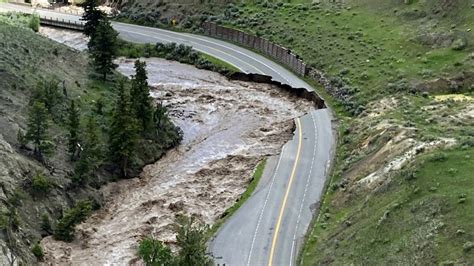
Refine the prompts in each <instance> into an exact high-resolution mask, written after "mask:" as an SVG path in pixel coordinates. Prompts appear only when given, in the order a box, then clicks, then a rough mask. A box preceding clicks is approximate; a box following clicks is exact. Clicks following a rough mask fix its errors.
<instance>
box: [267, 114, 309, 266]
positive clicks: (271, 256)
mask: <svg viewBox="0 0 474 266" xmlns="http://www.w3.org/2000/svg"><path fill="white" fill-rule="evenodd" d="M296 124H297V125H298V150H297V151H296V158H295V163H294V164H293V169H292V170H291V175H290V181H289V182H288V188H287V189H286V192H285V197H284V198H283V202H282V204H281V208H280V214H279V215H278V220H277V223H276V226H275V230H274V231H273V240H272V247H271V249H270V256H269V258H268V266H272V263H273V253H274V252H275V246H276V243H277V240H278V231H279V230H280V224H281V219H282V218H283V212H284V210H285V207H286V201H287V199H288V194H290V189H291V185H292V184H293V179H294V177H295V172H296V166H297V165H298V160H299V159H300V151H301V139H302V137H301V135H302V133H301V122H300V119H299V118H297V119H296Z"/></svg>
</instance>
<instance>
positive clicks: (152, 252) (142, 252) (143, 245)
mask: <svg viewBox="0 0 474 266" xmlns="http://www.w3.org/2000/svg"><path fill="white" fill-rule="evenodd" d="M138 256H139V257H140V258H141V259H142V260H143V262H145V265H146V266H162V265H166V266H168V265H174V258H173V254H172V253H171V249H170V248H169V247H167V246H165V245H163V243H162V242H161V241H159V240H157V239H154V238H152V237H147V238H144V239H143V240H141V241H140V244H139V246H138Z"/></svg>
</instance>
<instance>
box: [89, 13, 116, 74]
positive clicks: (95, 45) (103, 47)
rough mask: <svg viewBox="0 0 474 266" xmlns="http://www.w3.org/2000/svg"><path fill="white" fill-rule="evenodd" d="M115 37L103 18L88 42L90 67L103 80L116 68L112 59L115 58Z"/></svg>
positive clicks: (107, 22)
mask: <svg viewBox="0 0 474 266" xmlns="http://www.w3.org/2000/svg"><path fill="white" fill-rule="evenodd" d="M117 36H118V33H117V32H116V31H115V30H114V29H113V28H112V26H111V25H110V22H109V21H108V20H107V19H106V18H104V19H102V20H100V22H99V24H98V25H97V28H96V32H95V33H94V35H93V36H92V37H91V39H90V40H89V44H88V47H89V52H90V56H91V59H92V65H93V66H94V68H95V70H96V71H97V72H98V73H99V74H102V77H103V79H104V80H106V79H107V74H110V73H112V70H113V69H115V68H116V67H117V65H116V64H114V59H115V58H116V57H117V49H118V48H117V47H118V46H117Z"/></svg>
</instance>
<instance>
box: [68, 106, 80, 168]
mask: <svg viewBox="0 0 474 266" xmlns="http://www.w3.org/2000/svg"><path fill="white" fill-rule="evenodd" d="M68 113H69V115H68V122H67V126H68V130H69V134H68V152H69V154H70V155H71V160H74V159H75V158H76V155H77V152H78V150H79V149H78V144H79V110H78V108H77V107H76V104H75V102H74V100H71V103H70V106H69V110H68Z"/></svg>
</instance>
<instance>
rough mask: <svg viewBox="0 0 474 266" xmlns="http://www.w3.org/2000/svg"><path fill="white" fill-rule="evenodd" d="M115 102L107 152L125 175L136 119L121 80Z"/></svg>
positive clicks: (132, 149) (134, 141)
mask: <svg viewBox="0 0 474 266" xmlns="http://www.w3.org/2000/svg"><path fill="white" fill-rule="evenodd" d="M115 104H116V106H115V109H114V112H113V115H112V124H111V127H110V136H109V152H110V156H111V159H112V161H113V162H115V163H116V164H117V165H118V166H119V167H120V171H121V173H122V175H123V176H124V177H127V171H128V169H129V167H130V165H131V163H132V161H133V158H134V157H135V153H136V149H135V148H136V145H137V141H138V135H137V121H136V120H135V117H134V115H133V113H132V112H131V103H130V95H129V94H128V91H127V90H126V88H125V84H124V81H123V80H122V81H120V83H119V87H118V99H117V102H116V103H115Z"/></svg>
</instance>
